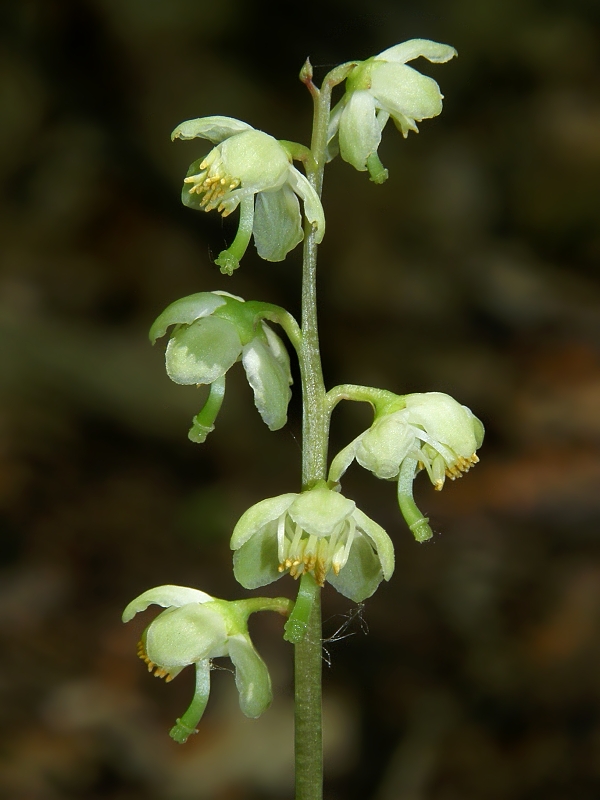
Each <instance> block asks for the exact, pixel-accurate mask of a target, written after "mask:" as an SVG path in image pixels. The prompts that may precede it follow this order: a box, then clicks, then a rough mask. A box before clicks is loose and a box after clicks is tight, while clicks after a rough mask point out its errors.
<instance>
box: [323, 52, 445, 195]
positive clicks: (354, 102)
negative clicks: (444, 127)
mask: <svg viewBox="0 0 600 800" xmlns="http://www.w3.org/2000/svg"><path fill="white" fill-rule="evenodd" d="M455 55H456V50H455V49H454V48H453V47H450V45H447V44H439V43H438V42H432V41H429V40H428V39H411V40H409V41H407V42H403V43H402V44H397V45H395V46H394V47H390V48H389V49H388V50H384V51H383V53H379V55H377V56H374V57H373V58H369V59H367V61H362V62H359V63H358V64H357V66H356V67H355V68H354V70H353V71H352V72H351V73H350V75H349V76H348V78H347V79H346V92H345V94H344V96H343V97H342V99H341V100H340V102H339V103H338V104H337V105H336V106H335V108H334V109H333V110H332V112H331V117H330V122H329V131H328V140H329V145H328V156H329V158H330V159H331V158H333V157H334V156H335V155H336V154H337V152H338V150H339V152H340V153H341V156H342V158H343V159H344V161H347V162H348V163H349V164H352V166H353V167H355V169H357V170H359V171H361V172H364V171H365V170H368V171H369V174H370V176H371V180H373V181H374V182H375V183H383V181H385V180H386V178H387V170H386V169H385V168H384V167H383V165H382V164H381V161H380V160H379V156H378V155H377V149H378V148H379V144H380V142H381V134H382V131H383V129H384V127H385V125H386V123H387V121H388V119H389V118H390V117H391V118H392V119H393V121H394V123H395V125H396V127H397V128H398V130H399V131H400V132H401V133H402V135H403V136H404V137H405V138H406V136H408V132H409V131H415V132H416V133H417V132H418V128H417V124H416V123H417V122H421V120H424V119H429V118H430V117H435V116H437V115H438V114H439V113H440V112H441V110H442V97H443V95H442V94H441V92H440V88H439V86H438V84H437V83H436V82H435V81H434V80H433V79H432V78H428V77H426V76H425V75H421V73H420V72H417V71H416V70H414V69H413V68H412V67H409V66H407V65H406V62H407V61H412V60H413V59H415V58H418V57H419V56H423V57H424V58H426V59H428V60H429V61H432V62H434V63H436V64H441V63H444V62H446V61H449V60H450V59H451V58H453V57H454V56H455Z"/></svg>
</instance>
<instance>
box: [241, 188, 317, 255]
mask: <svg viewBox="0 0 600 800" xmlns="http://www.w3.org/2000/svg"><path fill="white" fill-rule="evenodd" d="M252 232H253V234H254V244H255V245H256V250H257V252H258V255H259V256H260V257H261V258H264V259H265V261H283V260H284V258H285V257H286V256H287V254H288V253H289V252H290V251H291V250H293V249H294V248H295V247H296V245H298V244H299V243H300V242H301V241H302V239H303V238H304V231H303V230H302V215H301V213H300V203H299V202H298V198H297V197H296V195H295V194H294V192H293V191H292V190H291V189H290V187H289V186H285V185H284V186H282V187H281V188H280V189H278V190H277V191H276V192H259V193H258V194H257V195H256V203H255V206H254V225H253V227H252Z"/></svg>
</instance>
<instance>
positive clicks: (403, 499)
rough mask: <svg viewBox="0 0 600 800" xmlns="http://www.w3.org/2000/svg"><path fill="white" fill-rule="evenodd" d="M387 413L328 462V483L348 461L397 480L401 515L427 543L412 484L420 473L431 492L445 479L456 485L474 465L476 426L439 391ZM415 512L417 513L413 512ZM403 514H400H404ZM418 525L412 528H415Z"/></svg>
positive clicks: (479, 437)
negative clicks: (425, 475)
mask: <svg viewBox="0 0 600 800" xmlns="http://www.w3.org/2000/svg"><path fill="white" fill-rule="evenodd" d="M400 399H402V400H403V402H404V407H403V408H398V403H396V404H395V406H392V408H393V410H391V411H390V412H387V411H385V410H382V411H381V412H380V413H379V414H378V415H377V416H376V418H375V421H374V422H373V424H372V426H371V427H370V428H369V429H368V430H367V431H364V432H363V433H361V434H360V435H359V436H357V437H356V439H354V441H352V442H351V443H350V444H349V445H348V446H347V447H345V448H344V449H343V450H342V451H341V452H340V453H338V454H337V456H336V457H335V458H334V460H333V462H332V464H331V469H330V473H329V479H330V481H334V482H337V481H339V480H340V478H341V476H342V475H343V474H344V473H345V472H346V470H347V469H348V467H349V466H350V464H351V463H352V461H353V460H354V459H356V460H357V461H358V463H359V464H360V465H361V466H363V467H365V469H368V470H369V471H370V472H372V473H373V474H374V475H376V476H377V477H378V478H385V479H388V480H393V479H395V478H398V500H399V503H400V508H401V510H402V512H403V513H404V514H405V517H406V515H407V514H408V516H409V517H410V522H409V519H407V522H409V525H410V526H416V527H413V533H416V532H417V531H420V532H419V537H422V538H420V540H424V539H428V538H431V535H432V533H431V530H430V528H429V526H428V525H427V524H426V523H427V520H426V519H425V518H424V517H423V515H422V514H421V513H420V512H418V516H415V514H416V512H415V511H414V509H416V506H414V501H413V500H412V482H413V480H414V477H415V475H416V473H417V472H418V471H419V470H421V469H425V470H426V471H427V474H428V476H429V479H430V480H431V483H432V484H433V485H434V488H435V489H436V490H437V491H441V490H442V488H443V487H444V482H445V480H446V478H447V477H448V478H450V480H456V478H460V477H462V475H463V474H464V473H465V472H468V471H469V469H470V468H471V467H472V466H474V465H475V464H477V462H478V461H479V457H478V456H477V453H476V450H477V449H478V448H479V447H481V444H482V442H483V436H484V428H483V425H482V423H481V422H480V421H479V420H478V419H477V417H476V416H474V414H473V413H472V412H471V411H470V409H468V408H467V407H466V406H462V405H460V404H459V403H457V402H456V400H454V399H453V398H452V397H450V396H449V395H447V394H443V393H441V392H428V393H426V394H409V395H406V396H405V397H404V398H398V400H400ZM417 511H418V509H417ZM405 512H406V513H405ZM417 523H418V524H417Z"/></svg>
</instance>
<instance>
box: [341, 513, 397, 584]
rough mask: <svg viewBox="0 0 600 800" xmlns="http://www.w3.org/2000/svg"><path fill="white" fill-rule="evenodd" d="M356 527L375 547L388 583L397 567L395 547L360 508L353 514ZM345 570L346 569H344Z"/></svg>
mask: <svg viewBox="0 0 600 800" xmlns="http://www.w3.org/2000/svg"><path fill="white" fill-rule="evenodd" d="M353 516H354V520H355V521H356V525H357V527H358V528H360V530H361V531H363V533H364V534H365V536H368V538H369V539H370V540H371V541H372V543H373V544H374V545H375V549H376V550H377V555H378V557H379V562H380V564H381V569H382V572H383V577H384V578H385V579H386V581H389V579H390V578H391V577H392V574H393V572H394V565H395V556H394V545H393V544H392V540H391V539H390V537H389V536H388V535H387V533H386V532H385V531H384V529H383V528H382V527H381V525H378V524H377V523H376V522H375V521H374V520H372V519H371V518H370V517H367V515H366V514H364V513H363V512H362V511H361V510H360V509H359V508H357V509H356V511H355V512H354V514H353ZM344 569H345V567H344Z"/></svg>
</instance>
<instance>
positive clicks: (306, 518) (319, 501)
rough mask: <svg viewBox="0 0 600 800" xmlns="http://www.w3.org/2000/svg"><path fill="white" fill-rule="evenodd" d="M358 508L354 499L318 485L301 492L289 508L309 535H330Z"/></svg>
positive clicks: (289, 511) (292, 517)
mask: <svg viewBox="0 0 600 800" xmlns="http://www.w3.org/2000/svg"><path fill="white" fill-rule="evenodd" d="M355 508H356V503H355V502H354V500H348V498H347V497H344V495H342V494H340V493H339V492H334V491H332V490H331V489H327V488H325V487H324V486H317V487H316V488H315V489H309V490H308V491H306V492H302V493H301V494H299V495H298V496H297V497H296V499H295V500H294V502H293V503H292V505H291V506H290V508H289V510H288V514H289V516H290V518H291V519H292V520H293V521H294V522H295V523H296V524H297V525H299V526H300V527H301V528H302V530H304V531H306V533H308V534H309V535H312V536H317V537H323V536H330V535H331V534H332V533H333V532H334V530H335V529H336V528H337V527H338V526H339V525H340V524H341V523H342V522H344V520H345V519H347V518H348V517H349V516H350V515H351V514H352V512H353V511H354V510H355Z"/></svg>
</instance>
